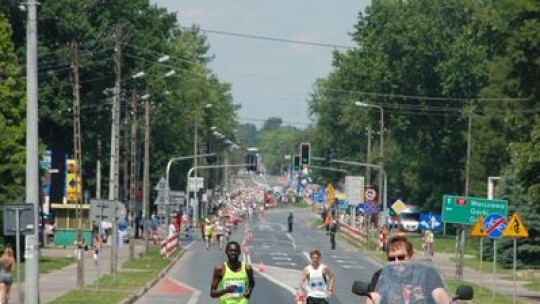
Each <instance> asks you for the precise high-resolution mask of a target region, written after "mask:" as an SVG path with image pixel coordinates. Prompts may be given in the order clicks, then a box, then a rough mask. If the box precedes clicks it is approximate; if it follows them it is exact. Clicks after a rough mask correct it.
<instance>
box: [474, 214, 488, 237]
mask: <svg viewBox="0 0 540 304" xmlns="http://www.w3.org/2000/svg"><path fill="white" fill-rule="evenodd" d="M471 236H472V237H486V236H487V234H486V231H485V230H484V217H483V216H481V215H480V216H479V217H478V220H477V221H476V224H474V226H473V228H472V229H471Z"/></svg>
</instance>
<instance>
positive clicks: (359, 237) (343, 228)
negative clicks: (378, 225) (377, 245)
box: [339, 223, 367, 245]
mask: <svg viewBox="0 0 540 304" xmlns="http://www.w3.org/2000/svg"><path fill="white" fill-rule="evenodd" d="M339 231H340V232H341V233H343V234H344V235H345V236H346V237H348V238H350V239H352V240H353V241H355V242H358V243H361V244H362V245H365V244H366V242H367V234H366V233H365V232H364V231H360V230H358V229H356V228H355V227H353V226H351V225H348V224H345V223H340V229H339Z"/></svg>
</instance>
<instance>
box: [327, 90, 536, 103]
mask: <svg viewBox="0 0 540 304" xmlns="http://www.w3.org/2000/svg"><path fill="white" fill-rule="evenodd" d="M323 91H330V92H339V93H346V94H356V95H366V96H372V97H389V98H401V99H416V100H428V101H459V102H471V101H528V100H530V98H456V97H440V96H419V95H404V94H393V93H379V92H365V91H355V90H341V89H332V88H324V89H323Z"/></svg>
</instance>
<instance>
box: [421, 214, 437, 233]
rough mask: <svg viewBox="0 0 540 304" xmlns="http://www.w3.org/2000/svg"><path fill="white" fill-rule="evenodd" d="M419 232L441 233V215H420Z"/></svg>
mask: <svg viewBox="0 0 540 304" xmlns="http://www.w3.org/2000/svg"><path fill="white" fill-rule="evenodd" d="M420 230H431V231H441V230H442V220H441V215H440V214H431V213H422V214H420Z"/></svg>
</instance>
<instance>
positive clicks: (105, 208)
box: [89, 199, 127, 221]
mask: <svg viewBox="0 0 540 304" xmlns="http://www.w3.org/2000/svg"><path fill="white" fill-rule="evenodd" d="M126 215H127V209H126V206H125V205H124V203H122V202H121V201H114V200H98V199H91V200H90V215H89V217H90V219H91V220H93V221H112V220H113V219H117V220H118V219H124V218H125V217H126Z"/></svg>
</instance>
